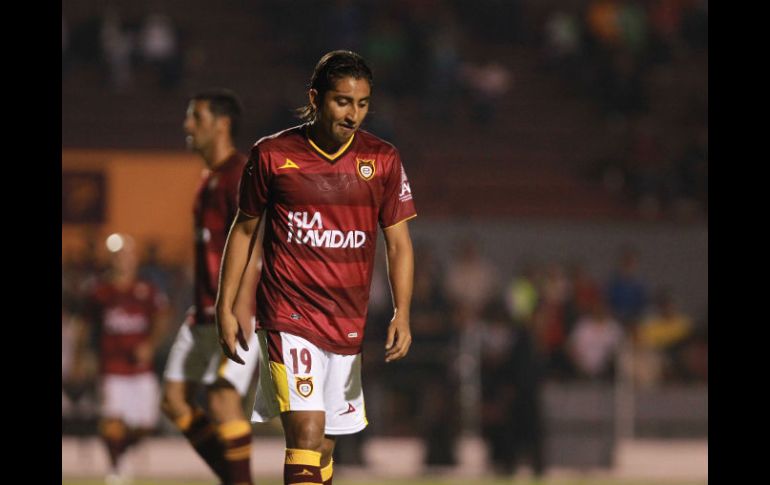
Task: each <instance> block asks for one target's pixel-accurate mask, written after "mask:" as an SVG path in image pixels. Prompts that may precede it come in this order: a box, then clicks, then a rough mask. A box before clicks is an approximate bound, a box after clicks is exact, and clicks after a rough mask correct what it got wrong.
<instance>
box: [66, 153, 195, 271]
mask: <svg viewBox="0 0 770 485" xmlns="http://www.w3.org/2000/svg"><path fill="white" fill-rule="evenodd" d="M76 169H81V170H82V169H87V170H91V169H93V170H99V171H103V173H104V174H105V178H106V185H107V197H106V221H105V223H104V224H102V225H99V226H90V227H92V228H93V229H94V230H95V231H96V233H97V235H98V237H99V238H100V239H103V238H105V237H106V236H107V235H109V234H110V233H112V232H125V233H128V234H130V235H132V236H134V237H135V238H136V239H137V242H138V243H139V245H140V247H143V246H144V245H145V244H146V242H147V241H148V240H150V239H155V240H157V241H158V242H159V243H160V247H161V257H163V259H166V260H169V261H175V262H180V263H188V262H190V261H191V260H192V231H193V230H192V224H193V221H192V203H193V199H194V197H195V190H196V189H197V187H198V183H199V181H200V177H201V173H202V170H203V161H202V160H201V159H200V158H199V157H198V156H197V155H195V154H192V153H188V152H183V151H182V152H172V151H114V150H87V151H86V150H64V151H63V153H62V171H66V170H76ZM88 228H89V226H85V225H82V224H62V256H64V255H65V254H66V253H67V252H69V251H74V250H77V248H79V247H82V244H83V235H84V234H85V231H86V230H88ZM99 248H100V250H102V249H103V245H101V244H100V245H99Z"/></svg>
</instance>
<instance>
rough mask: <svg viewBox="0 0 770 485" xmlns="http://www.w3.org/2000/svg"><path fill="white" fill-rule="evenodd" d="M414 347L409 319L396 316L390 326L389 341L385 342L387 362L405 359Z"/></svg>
mask: <svg viewBox="0 0 770 485" xmlns="http://www.w3.org/2000/svg"><path fill="white" fill-rule="evenodd" d="M410 345H412V332H411V331H410V330H409V318H408V317H400V316H396V317H395V318H393V320H391V321H390V325H389V326H388V339H387V340H386V341H385V362H392V361H394V360H399V359H403V358H404V357H406V354H407V353H409V346H410Z"/></svg>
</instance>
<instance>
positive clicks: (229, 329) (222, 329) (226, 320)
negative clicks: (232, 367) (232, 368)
mask: <svg viewBox="0 0 770 485" xmlns="http://www.w3.org/2000/svg"><path fill="white" fill-rule="evenodd" d="M217 333H218V334H219V345H220V346H221V347H222V352H223V353H224V354H225V356H226V357H227V358H228V359H230V360H232V361H233V362H237V363H239V364H245V362H244V361H243V359H242V358H241V356H239V355H238V348H237V347H236V345H235V342H236V340H237V341H238V343H239V344H241V347H242V348H243V350H246V351H248V350H249V345H248V343H247V341H246V336H245V335H244V333H243V329H242V328H241V326H240V325H239V324H238V319H237V318H235V315H233V314H232V313H228V314H225V315H223V316H217Z"/></svg>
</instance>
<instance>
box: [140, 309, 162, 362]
mask: <svg viewBox="0 0 770 485" xmlns="http://www.w3.org/2000/svg"><path fill="white" fill-rule="evenodd" d="M169 317H170V315H169V308H168V306H166V305H163V306H161V307H160V308H158V309H157V310H156V311H155V312H154V313H153V315H152V330H151V333H150V337H149V338H148V339H147V340H145V341H144V342H142V343H141V344H139V345H138V346H137V348H136V350H135V351H134V356H135V357H136V360H137V362H139V363H141V364H148V363H151V362H152V359H153V357H154V356H155V352H156V351H157V349H158V347H160V344H161V343H162V342H163V339H165V338H166V335H167V334H168V328H169Z"/></svg>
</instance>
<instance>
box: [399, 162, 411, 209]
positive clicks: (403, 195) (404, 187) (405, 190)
mask: <svg viewBox="0 0 770 485" xmlns="http://www.w3.org/2000/svg"><path fill="white" fill-rule="evenodd" d="M411 198H412V188H411V187H410V186H409V179H407V178H406V172H405V171H404V167H401V192H400V193H399V194H398V200H400V201H401V202H406V201H407V200H411Z"/></svg>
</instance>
